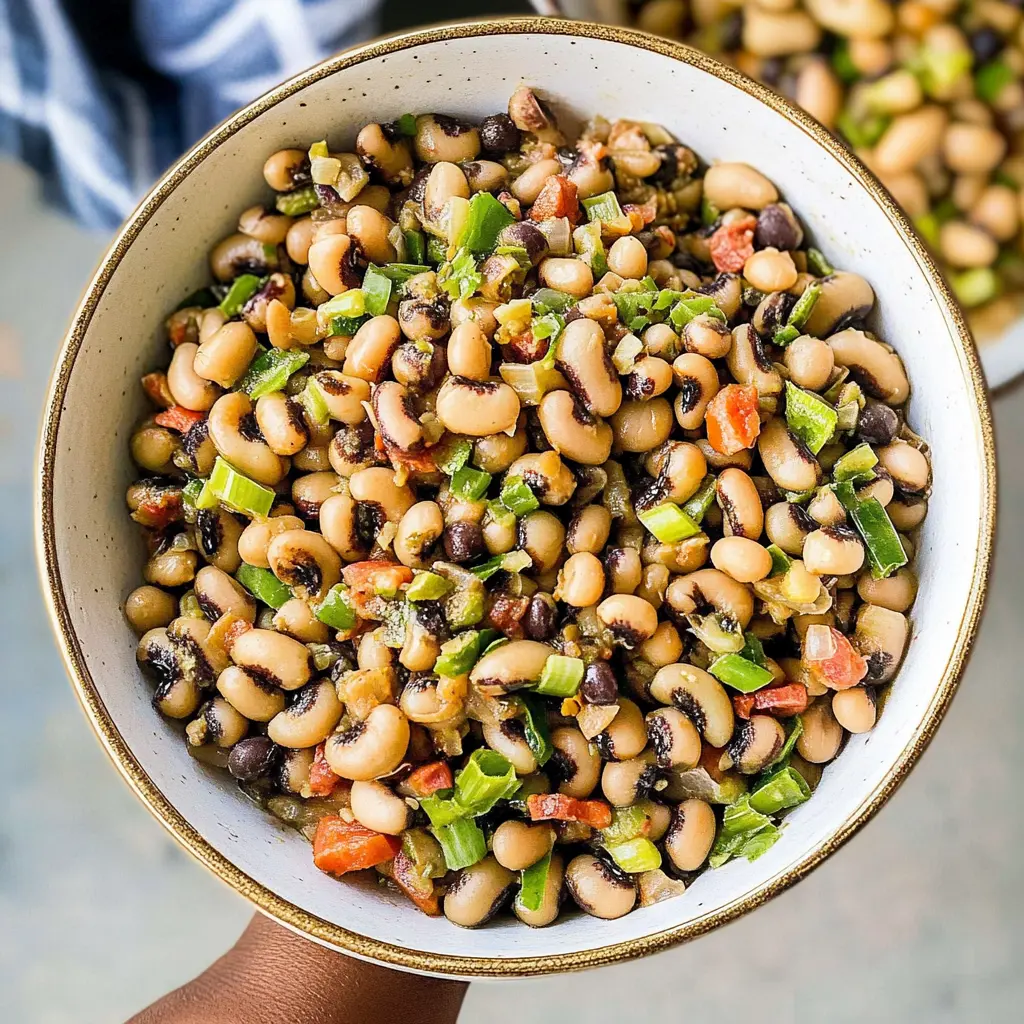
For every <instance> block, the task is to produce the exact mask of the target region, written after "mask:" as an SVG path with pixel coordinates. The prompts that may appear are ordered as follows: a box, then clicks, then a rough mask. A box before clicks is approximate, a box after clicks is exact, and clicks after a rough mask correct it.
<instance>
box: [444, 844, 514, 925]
mask: <svg viewBox="0 0 1024 1024" xmlns="http://www.w3.org/2000/svg"><path fill="white" fill-rule="evenodd" d="M515 883H516V875H515V874H513V873H512V872H511V871H509V870H508V868H504V867H502V866H501V864H499V863H498V861H497V860H496V859H495V858H494V857H493V856H490V855H489V856H487V857H485V858H484V859H483V860H481V861H478V862H477V863H476V864H473V865H472V866H470V867H468V868H463V869H462V871H461V872H460V873H459V874H458V875H457V876H456V878H455V881H454V882H452V884H451V885H450V886H448V889H447V891H446V893H445V897H444V916H445V917H446V918H448V920H449V921H451V922H452V924H457V925H461V926H462V927H463V928H477V927H479V926H480V925H482V924H486V923H487V922H488V921H489V920H490V919H491V918H492V917H494V915H495V914H497V913H498V911H499V910H501V909H502V907H504V906H505V904H506V902H507V901H508V899H509V897H510V896H511V895H512V890H513V888H514V887H515Z"/></svg>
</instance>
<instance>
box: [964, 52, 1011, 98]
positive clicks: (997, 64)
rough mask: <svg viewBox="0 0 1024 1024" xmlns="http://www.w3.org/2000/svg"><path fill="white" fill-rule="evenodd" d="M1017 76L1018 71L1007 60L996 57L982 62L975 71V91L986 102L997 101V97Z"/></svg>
mask: <svg viewBox="0 0 1024 1024" xmlns="http://www.w3.org/2000/svg"><path fill="white" fill-rule="evenodd" d="M1016 78H1017V74H1016V72H1015V71H1014V70H1013V68H1011V67H1010V65H1009V64H1007V63H1006V61H1004V60H1001V59H1000V58H996V59H995V60H990V61H989V62H988V63H987V64H982V66H981V67H980V68H978V70H977V71H975V72H974V91H975V93H976V94H977V95H978V98H979V99H983V100H984V101H985V102H986V103H993V102H995V99H996V97H997V96H998V95H999V94H1000V93H1001V92H1002V91H1003V89H1005V88H1006V86H1008V85H1009V84H1010V83H1011V82H1013V81H1015V80H1016Z"/></svg>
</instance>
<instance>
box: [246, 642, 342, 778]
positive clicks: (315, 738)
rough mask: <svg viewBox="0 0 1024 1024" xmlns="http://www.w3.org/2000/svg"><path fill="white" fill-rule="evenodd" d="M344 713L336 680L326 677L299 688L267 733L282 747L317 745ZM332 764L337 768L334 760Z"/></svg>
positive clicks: (329, 732) (276, 716)
mask: <svg viewBox="0 0 1024 1024" xmlns="http://www.w3.org/2000/svg"><path fill="white" fill-rule="evenodd" d="M251 632H253V633H255V632H262V631H260V630H252V631H251ZM282 639H284V638H282ZM292 642H293V643H294V641H292ZM236 646H237V644H236ZM341 713H342V706H341V702H340V701H339V700H338V695H337V694H336V693H335V691H334V684H333V683H331V682H330V681H328V680H326V679H322V680H320V682H314V683H310V684H309V685H308V686H306V687H304V688H303V689H301V690H299V692H298V693H297V694H296V696H295V700H294V702H293V703H291V704H289V705H288V707H286V708H285V709H284V711H281V712H280V713H279V714H277V715H275V716H274V717H273V718H272V719H271V720H270V722H269V723H268V724H267V735H268V736H269V737H270V738H271V739H272V740H273V741H274V742H275V743H276V744H277V745H278V746H281V747H289V748H292V749H295V748H299V747H315V746H316V745H317V744H318V743H323V741H324V740H326V739H327V737H328V736H330V735H331V730H332V729H333V728H334V727H335V726H336V725H337V724H338V721H339V719H340V718H341ZM328 763H330V759H328ZM331 767H332V769H333V764H332V766H331ZM334 770H335V771H336V769H334ZM337 774H339V775H340V774H341V773H340V772H338V773H337Z"/></svg>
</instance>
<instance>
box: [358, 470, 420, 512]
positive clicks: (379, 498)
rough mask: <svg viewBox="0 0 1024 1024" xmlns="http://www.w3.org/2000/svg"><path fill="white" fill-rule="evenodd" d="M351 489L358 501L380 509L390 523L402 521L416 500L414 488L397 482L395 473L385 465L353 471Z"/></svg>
mask: <svg viewBox="0 0 1024 1024" xmlns="http://www.w3.org/2000/svg"><path fill="white" fill-rule="evenodd" d="M349 489H350V491H351V494H352V497H353V498H354V499H355V500H356V501H358V502H359V503H360V504H362V505H367V506H370V507H371V508H373V509H375V510H378V511H379V512H380V514H381V515H382V516H383V517H384V518H385V520H386V521H387V522H389V523H398V522H401V519H402V516H404V515H405V513H406V512H408V511H409V509H410V508H412V506H413V505H414V504H415V500H416V499H415V495H414V494H413V492H412V488H411V487H409V486H408V485H407V484H403V485H401V486H399V485H398V484H396V483H395V474H394V473H393V472H392V471H391V470H390V469H384V467H383V466H372V467H371V468H369V469H361V470H359V471H358V472H357V473H353V474H352V476H350V477H349Z"/></svg>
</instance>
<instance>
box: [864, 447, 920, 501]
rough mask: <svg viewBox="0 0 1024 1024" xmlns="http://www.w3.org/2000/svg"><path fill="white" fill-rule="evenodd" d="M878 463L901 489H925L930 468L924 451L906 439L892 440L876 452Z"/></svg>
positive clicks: (911, 492) (907, 490) (908, 490)
mask: <svg viewBox="0 0 1024 1024" xmlns="http://www.w3.org/2000/svg"><path fill="white" fill-rule="evenodd" d="M876 454H877V455H878V461H879V464H880V465H881V466H882V468H883V469H884V470H885V471H886V472H887V473H888V474H889V475H890V476H891V477H892V479H893V483H895V484H896V486H897V487H899V489H900V490H901V491H905V492H906V493H908V494H917V493H919V492H920V491H923V490H925V488H926V487H927V486H928V480H929V477H930V476H931V468H930V467H929V465H928V459H927V458H926V457H925V455H924V453H923V452H922V451H921V450H920V449H919V448H915V447H914V446H913V445H912V444H908V443H907V442H906V441H893V442H892V443H891V444H888V445H886V446H885V447H884V448H879V449H878V451H877V453H876Z"/></svg>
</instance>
